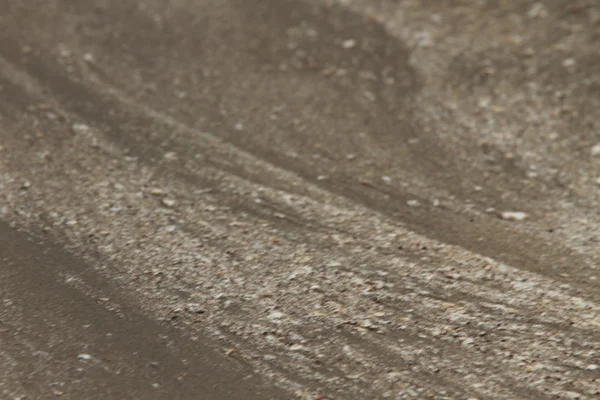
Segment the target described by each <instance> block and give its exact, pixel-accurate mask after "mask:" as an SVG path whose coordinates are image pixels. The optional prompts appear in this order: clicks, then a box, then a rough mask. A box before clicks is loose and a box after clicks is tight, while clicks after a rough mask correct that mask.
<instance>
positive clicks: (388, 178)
mask: <svg viewBox="0 0 600 400" xmlns="http://www.w3.org/2000/svg"><path fill="white" fill-rule="evenodd" d="M381 179H382V180H383V181H384V182H385V183H388V184H389V183H391V182H392V178H391V177H389V176H387V175H385V176H382V177H381Z"/></svg>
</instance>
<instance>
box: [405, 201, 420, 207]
mask: <svg viewBox="0 0 600 400" xmlns="http://www.w3.org/2000/svg"><path fill="white" fill-rule="evenodd" d="M406 204H407V205H408V206H409V207H419V206H420V205H421V202H420V201H419V200H408V201H407V202H406Z"/></svg>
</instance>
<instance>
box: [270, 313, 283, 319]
mask: <svg viewBox="0 0 600 400" xmlns="http://www.w3.org/2000/svg"><path fill="white" fill-rule="evenodd" d="M268 318H269V319H270V320H272V321H277V320H280V319H282V318H283V313H282V312H279V311H275V312H272V313H271V314H269V316H268Z"/></svg>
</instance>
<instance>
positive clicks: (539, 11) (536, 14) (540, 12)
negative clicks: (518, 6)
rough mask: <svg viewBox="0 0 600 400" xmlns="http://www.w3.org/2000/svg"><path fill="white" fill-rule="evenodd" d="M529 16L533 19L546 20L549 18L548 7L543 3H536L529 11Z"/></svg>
mask: <svg viewBox="0 0 600 400" xmlns="http://www.w3.org/2000/svg"><path fill="white" fill-rule="evenodd" d="M527 16H528V17H529V18H531V19H533V18H544V17H546V16H548V10H546V7H545V6H544V4H543V3H541V2H540V3H535V4H534V5H533V6H531V8H530V9H529V11H527Z"/></svg>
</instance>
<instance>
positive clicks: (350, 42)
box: [342, 39, 356, 49]
mask: <svg viewBox="0 0 600 400" xmlns="http://www.w3.org/2000/svg"><path fill="white" fill-rule="evenodd" d="M355 46H356V40H354V39H348V40H344V41H343V42H342V47H343V48H344V49H351V48H353V47H355Z"/></svg>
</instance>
